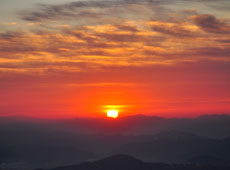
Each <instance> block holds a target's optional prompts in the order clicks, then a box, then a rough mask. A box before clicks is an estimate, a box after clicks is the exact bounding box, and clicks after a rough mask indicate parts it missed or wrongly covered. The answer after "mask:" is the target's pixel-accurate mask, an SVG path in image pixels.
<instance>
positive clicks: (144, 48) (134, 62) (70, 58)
mask: <svg viewBox="0 0 230 170" xmlns="http://www.w3.org/2000/svg"><path fill="white" fill-rule="evenodd" d="M229 9H230V1H229V0H218V1H217V0H92V1H90V0H79V1H76V0H75V1H74V0H0V115H1V116H10V115H17V116H19V115H24V116H33V117H47V118H69V117H103V116H105V112H106V110H107V109H117V110H119V111H120V115H121V116H127V115H131V114H146V115H157V116H163V117H193V116H198V115H201V114H228V113H230V88H229V87H230V84H229V80H230V10H229Z"/></svg>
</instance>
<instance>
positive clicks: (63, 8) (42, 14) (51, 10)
mask: <svg viewBox="0 0 230 170" xmlns="http://www.w3.org/2000/svg"><path fill="white" fill-rule="evenodd" d="M159 3H160V1H159V0H143V1H136V0H118V1H115V0H109V1H107V0H100V1H77V2H69V3H65V4H60V5H47V4H39V5H38V8H37V10H35V11H33V10H31V11H29V10H27V11H22V12H20V13H19V16H20V18H21V19H23V20H25V21H29V22H43V21H49V20H57V19H58V20H60V19H76V18H79V19H81V18H85V17H87V18H92V19H95V18H97V17H106V16H107V15H113V14H111V10H112V11H113V12H114V10H115V9H116V10H120V12H121V11H122V10H121V9H122V8H126V7H128V6H132V5H141V4H150V5H156V6H158V5H159ZM126 10H128V9H127V8H126ZM116 15H119V14H118V13H116Z"/></svg>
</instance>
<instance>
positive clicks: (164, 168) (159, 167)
mask: <svg viewBox="0 0 230 170" xmlns="http://www.w3.org/2000/svg"><path fill="white" fill-rule="evenodd" d="M229 168H230V167H228V166H222V167H217V166H214V165H209V166H207V165H202V164H165V163H150V162H143V161H141V160H139V159H136V158H134V157H132V156H128V155H113V156H110V157H107V158H104V159H101V160H96V161H90V162H84V163H81V164H78V165H71V166H63V167H57V168H53V169H49V170H228V169H229ZM37 170H45V169H37Z"/></svg>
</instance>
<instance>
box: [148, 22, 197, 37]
mask: <svg viewBox="0 0 230 170" xmlns="http://www.w3.org/2000/svg"><path fill="white" fill-rule="evenodd" d="M149 26H150V27H151V29H152V30H153V31H156V32H160V33H162V34H167V35H171V36H175V37H183V38H186V37H194V36H196V35H197V32H196V27H194V26H193V25H191V24H190V25H189V24H188V23H167V22H160V21H151V22H149Z"/></svg>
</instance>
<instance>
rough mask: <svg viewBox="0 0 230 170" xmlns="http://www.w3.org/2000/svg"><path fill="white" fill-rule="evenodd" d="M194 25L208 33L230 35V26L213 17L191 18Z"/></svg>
mask: <svg viewBox="0 0 230 170" xmlns="http://www.w3.org/2000/svg"><path fill="white" fill-rule="evenodd" d="M191 18H192V20H193V21H194V23H195V24H196V25H197V26H199V27H200V28H201V29H203V30H204V31H206V32H210V33H218V34H230V25H229V24H227V23H225V22H224V21H221V20H219V19H217V18H216V17H215V16H213V15H209V14H201V15H194V16H192V17H191Z"/></svg>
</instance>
